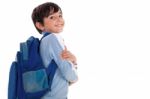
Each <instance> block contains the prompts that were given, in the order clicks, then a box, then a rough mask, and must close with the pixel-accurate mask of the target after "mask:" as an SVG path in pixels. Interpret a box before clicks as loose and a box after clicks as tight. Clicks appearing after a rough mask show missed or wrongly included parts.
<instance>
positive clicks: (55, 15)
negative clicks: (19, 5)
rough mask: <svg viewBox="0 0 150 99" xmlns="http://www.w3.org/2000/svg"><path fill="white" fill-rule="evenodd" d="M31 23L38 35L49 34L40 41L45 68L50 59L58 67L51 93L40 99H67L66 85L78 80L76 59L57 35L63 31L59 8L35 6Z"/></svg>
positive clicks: (51, 4)
mask: <svg viewBox="0 0 150 99" xmlns="http://www.w3.org/2000/svg"><path fill="white" fill-rule="evenodd" d="M32 20H33V23H34V25H35V27H36V29H37V30H38V32H39V33H40V34H45V33H51V34H50V35H47V36H46V37H44V38H43V39H42V40H41V44H40V53H41V57H42V59H43V62H44V65H45V66H46V67H47V66H48V64H49V63H50V61H51V60H52V59H54V60H55V62H56V64H57V65H58V69H57V71H56V73H55V76H54V79H53V83H52V86H51V89H52V90H51V91H50V92H48V93H47V94H46V95H45V96H43V97H42V99H67V93H68V85H69V84H71V83H75V82H76V81H77V79H78V77H77V74H76V57H75V56H74V55H73V54H72V53H71V52H69V51H67V49H66V47H65V45H64V43H63V39H62V38H61V36H60V35H59V33H60V32H62V31H63V27H64V19H63V17H62V10H61V8H60V7H59V6H58V5H57V4H55V3H52V2H46V3H44V4H41V5H39V6H37V7H36V8H35V9H34V10H33V12H32Z"/></svg>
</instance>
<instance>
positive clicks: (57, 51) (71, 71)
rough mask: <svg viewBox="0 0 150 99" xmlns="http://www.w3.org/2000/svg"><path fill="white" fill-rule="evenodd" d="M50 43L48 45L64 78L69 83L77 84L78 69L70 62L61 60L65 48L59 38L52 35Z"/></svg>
mask: <svg viewBox="0 0 150 99" xmlns="http://www.w3.org/2000/svg"><path fill="white" fill-rule="evenodd" d="M49 42H50V44H49V45H48V49H49V51H50V52H52V56H53V59H54V60H55V62H56V64H57V65H58V68H59V69H60V71H61V73H62V75H63V77H64V78H65V79H66V80H67V81H68V82H72V83H74V82H76V81H77V80H78V77H77V73H76V69H75V68H74V66H73V65H72V64H71V63H70V62H69V61H67V60H63V59H62V58H61V53H62V51H63V48H62V47H61V45H60V44H59V42H58V40H57V38H56V37H55V36H54V35H52V36H51V38H50V41H49Z"/></svg>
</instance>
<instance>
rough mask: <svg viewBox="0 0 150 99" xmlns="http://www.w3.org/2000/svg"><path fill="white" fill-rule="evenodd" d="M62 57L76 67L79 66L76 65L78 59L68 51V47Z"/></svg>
mask: <svg viewBox="0 0 150 99" xmlns="http://www.w3.org/2000/svg"><path fill="white" fill-rule="evenodd" d="M61 57H62V59H66V60H68V61H71V62H72V63H73V64H74V65H77V63H76V61H77V59H76V57H75V55H74V54H72V53H71V52H70V51H68V50H67V48H66V47H65V50H63V51H62V53H61Z"/></svg>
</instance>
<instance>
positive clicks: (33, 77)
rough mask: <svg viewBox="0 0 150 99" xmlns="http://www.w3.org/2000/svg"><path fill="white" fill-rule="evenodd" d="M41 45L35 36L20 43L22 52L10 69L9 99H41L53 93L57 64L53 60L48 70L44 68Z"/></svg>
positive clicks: (18, 53)
mask: <svg viewBox="0 0 150 99" xmlns="http://www.w3.org/2000/svg"><path fill="white" fill-rule="evenodd" d="M48 34H50V33H46V34H45V35H44V36H43V37H45V36H47V35H48ZM43 37H42V38H43ZM39 45H40V40H39V39H38V38H35V37H33V36H31V37H30V38H29V39H27V41H26V42H23V43H20V51H18V52H17V55H16V61H14V62H12V65H11V68H10V73H9V83H8V99H41V97H42V96H44V95H45V94H46V93H47V92H48V91H51V85H52V80H53V77H54V75H55V71H56V69H57V64H56V63H55V61H54V60H52V61H51V62H50V64H49V66H48V67H47V68H46V67H45V66H44V64H43V62H42V58H41V56H40V52H39Z"/></svg>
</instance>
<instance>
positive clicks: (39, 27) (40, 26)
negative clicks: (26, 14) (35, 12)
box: [35, 22, 44, 31]
mask: <svg viewBox="0 0 150 99" xmlns="http://www.w3.org/2000/svg"><path fill="white" fill-rule="evenodd" d="M35 26H36V27H37V28H38V29H40V30H41V31H43V30H44V26H43V24H41V23H40V22H36V23H35Z"/></svg>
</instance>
